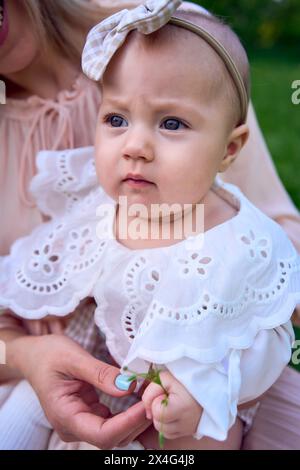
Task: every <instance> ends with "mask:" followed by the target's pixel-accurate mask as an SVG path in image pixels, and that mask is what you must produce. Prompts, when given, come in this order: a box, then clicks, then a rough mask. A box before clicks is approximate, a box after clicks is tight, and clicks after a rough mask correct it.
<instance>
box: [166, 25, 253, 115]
mask: <svg viewBox="0 0 300 470" xmlns="http://www.w3.org/2000/svg"><path fill="white" fill-rule="evenodd" d="M169 24H173V25H174V26H179V27H181V28H184V29H187V30H189V31H191V32H192V33H195V34H197V35H198V36H200V37H201V38H202V39H204V40H205V41H206V42H207V43H208V44H209V45H210V46H211V47H212V48H213V49H214V50H215V51H216V53H217V54H218V55H219V56H220V57H221V59H222V60H223V62H224V63H225V65H226V67H227V70H228V72H229V73H230V75H231V78H232V80H233V81H234V84H235V86H236V88H237V92H238V95H239V98H240V103H241V116H242V118H241V123H244V122H245V121H246V119H247V113H248V103H249V99H248V94H247V91H246V87H245V85H244V81H243V79H242V76H241V74H240V72H239V70H238V69H237V67H236V65H235V63H234V61H233V59H232V57H231V55H230V54H229V53H228V52H227V50H226V49H225V47H224V46H223V45H222V44H221V43H220V42H219V41H218V40H217V39H216V38H215V37H214V36H213V35H212V34H210V33H209V32H208V31H207V30H206V29H204V28H202V27H201V26H198V25H195V24H194V23H191V22H190V21H187V20H183V19H182V18H177V17H176V16H172V17H171V19H170V21H169Z"/></svg>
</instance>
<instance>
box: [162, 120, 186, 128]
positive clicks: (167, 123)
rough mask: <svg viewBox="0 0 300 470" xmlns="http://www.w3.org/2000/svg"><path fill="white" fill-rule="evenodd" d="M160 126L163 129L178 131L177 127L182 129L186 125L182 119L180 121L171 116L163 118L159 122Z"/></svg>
mask: <svg viewBox="0 0 300 470" xmlns="http://www.w3.org/2000/svg"><path fill="white" fill-rule="evenodd" d="M161 127H163V129H167V130H168V131H178V129H184V128H186V127H187V126H186V125H185V124H184V123H183V122H182V121H180V119H174V118H172V119H165V120H164V121H163V122H162V123H161Z"/></svg>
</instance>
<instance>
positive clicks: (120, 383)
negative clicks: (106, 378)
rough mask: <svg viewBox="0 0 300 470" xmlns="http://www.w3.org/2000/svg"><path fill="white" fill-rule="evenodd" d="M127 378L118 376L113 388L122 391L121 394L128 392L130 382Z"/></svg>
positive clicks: (126, 376)
mask: <svg viewBox="0 0 300 470" xmlns="http://www.w3.org/2000/svg"><path fill="white" fill-rule="evenodd" d="M128 379H129V377H128V375H121V374H120V375H118V376H117V378H116V380H115V386H116V387H117V388H118V389H119V390H122V391H123V392H125V391H127V390H129V387H130V385H131V381H130V380H128Z"/></svg>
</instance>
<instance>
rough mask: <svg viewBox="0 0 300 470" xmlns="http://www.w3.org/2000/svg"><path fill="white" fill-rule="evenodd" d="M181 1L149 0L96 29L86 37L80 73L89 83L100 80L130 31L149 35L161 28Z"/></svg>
mask: <svg viewBox="0 0 300 470" xmlns="http://www.w3.org/2000/svg"><path fill="white" fill-rule="evenodd" d="M181 3H182V2H181V0H148V1H147V2H146V3H145V4H144V5H139V6H138V7H137V8H134V9H133V10H122V11H120V12H118V13H116V14H115V15H112V16H110V17H109V18H107V19H106V20H104V21H102V22H101V23H100V24H98V25H96V26H95V27H94V28H93V29H92V30H91V31H90V33H89V34H88V37H87V40H86V44H85V47H84V50H83V55H82V69H83V71H84V73H85V74H86V75H87V76H88V77H89V78H91V79H92V80H100V78H101V77H102V76H103V74H104V72H105V69H106V67H107V65H108V64H109V62H110V60H111V58H112V56H113V55H114V54H115V52H116V51H117V50H118V49H119V47H121V45H122V44H123V43H124V42H125V39H126V37H127V35H128V34H129V32H130V31H132V30H134V29H137V30H138V31H140V32H141V33H143V34H151V33H153V32H154V31H156V30H158V29H159V28H161V27H162V26H164V25H165V24H166V23H168V21H169V20H170V18H171V16H172V14H173V13H174V12H175V11H176V10H177V8H178V7H179V5H180V4H181Z"/></svg>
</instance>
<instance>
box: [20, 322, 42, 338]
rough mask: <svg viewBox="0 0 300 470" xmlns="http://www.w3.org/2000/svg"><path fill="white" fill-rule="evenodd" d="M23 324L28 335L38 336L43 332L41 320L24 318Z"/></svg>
mask: <svg viewBox="0 0 300 470" xmlns="http://www.w3.org/2000/svg"><path fill="white" fill-rule="evenodd" d="M24 326H25V328H26V330H27V331H28V333H29V334H30V335H33V336H40V335H42V334H43V333H42V331H43V322H42V320H24Z"/></svg>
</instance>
